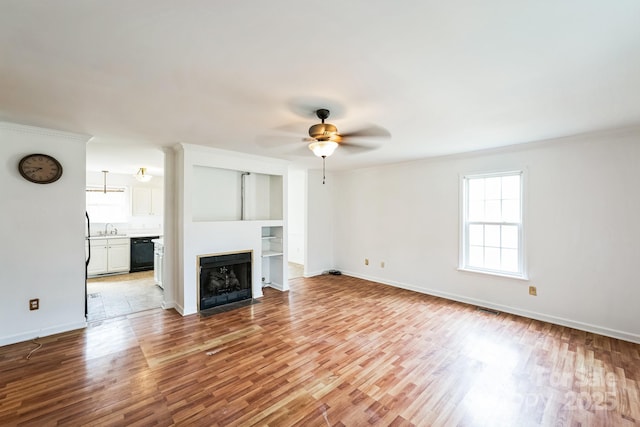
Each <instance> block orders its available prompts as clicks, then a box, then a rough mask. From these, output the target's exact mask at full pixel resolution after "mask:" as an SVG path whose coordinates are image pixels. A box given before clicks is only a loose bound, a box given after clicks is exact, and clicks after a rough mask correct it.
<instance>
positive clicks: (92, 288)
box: [87, 262, 304, 322]
mask: <svg viewBox="0 0 640 427" xmlns="http://www.w3.org/2000/svg"><path fill="white" fill-rule="evenodd" d="M303 273H304V266H303V265H300V264H295V263H292V262H290V263H289V279H294V278H296V277H302V275H303ZM87 294H88V299H87V309H88V314H87V321H88V322H97V321H100V320H105V319H111V318H114V317H119V316H124V315H127V314H131V313H136V312H139V311H144V310H149V309H152V308H157V307H160V306H162V300H163V290H162V289H161V288H160V287H158V286H156V285H155V283H154V281H153V271H142V272H139V273H131V274H118V275H114V276H105V277H96V278H92V279H89V280H88V281H87Z"/></svg>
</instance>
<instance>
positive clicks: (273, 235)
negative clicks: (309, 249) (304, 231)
mask: <svg viewBox="0 0 640 427" xmlns="http://www.w3.org/2000/svg"><path fill="white" fill-rule="evenodd" d="M261 238H262V252H261V254H260V256H261V258H262V284H263V285H264V286H273V287H276V288H280V289H282V285H283V278H284V277H285V276H284V270H283V269H284V265H285V264H284V259H283V258H284V257H283V255H284V247H283V244H282V243H283V229H282V227H281V226H271V227H262V234H261Z"/></svg>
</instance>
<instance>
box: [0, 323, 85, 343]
mask: <svg viewBox="0 0 640 427" xmlns="http://www.w3.org/2000/svg"><path fill="white" fill-rule="evenodd" d="M86 327H87V322H86V321H83V322H77V323H68V324H66V325H58V326H54V327H51V328H45V329H38V330H33V331H29V332H24V333H22V334H17V335H12V336H9V337H3V338H0V346H4V345H10V344H15V343H19V342H23V341H29V340H32V339H35V338H41V337H47V336H49V335H55V334H61V333H63V332H69V331H75V330H77V329H84V328H86Z"/></svg>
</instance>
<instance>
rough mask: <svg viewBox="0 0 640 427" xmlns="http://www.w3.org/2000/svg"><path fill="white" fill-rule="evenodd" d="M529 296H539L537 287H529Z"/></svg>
mask: <svg viewBox="0 0 640 427" xmlns="http://www.w3.org/2000/svg"><path fill="white" fill-rule="evenodd" d="M529 295H533V296H534V297H536V296H538V289H536V287H535V286H529Z"/></svg>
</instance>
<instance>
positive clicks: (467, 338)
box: [0, 276, 640, 426]
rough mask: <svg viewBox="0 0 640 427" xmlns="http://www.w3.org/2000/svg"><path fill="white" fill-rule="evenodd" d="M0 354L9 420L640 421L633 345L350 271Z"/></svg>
mask: <svg viewBox="0 0 640 427" xmlns="http://www.w3.org/2000/svg"><path fill="white" fill-rule="evenodd" d="M261 301H262V302H261V303H260V304H254V305H251V306H248V307H243V308H239V309H237V310H234V311H230V312H226V313H221V314H217V315H214V316H210V317H206V318H205V317H200V316H198V315H193V316H187V317H181V316H179V315H178V314H177V313H175V312H174V311H164V310H161V309H154V310H150V311H145V312H141V313H135V314H131V315H128V316H126V317H121V318H117V319H111V320H106V321H104V322H102V323H101V324H99V325H96V326H92V327H89V328H87V329H85V330H81V331H74V332H69V333H65V334H60V335H56V336H51V337H47V338H43V339H40V340H38V342H39V343H41V344H42V347H41V348H39V349H38V350H37V351H35V352H34V353H33V354H32V355H31V357H30V358H29V359H27V358H26V356H27V355H28V354H29V352H30V351H32V350H33V349H35V348H36V347H37V346H36V344H34V343H32V342H25V343H19V344H14V345H10V346H5V347H2V348H0V425H3V426H5V425H33V426H47V425H72V426H79V425H127V426H132V425H144V426H147V425H160V426H170V425H180V426H182V425H201V426H223V425H224V426H227V425H241V426H248V425H271V426H291V425H300V426H303V425H304V426H326V425H331V426H341V425H344V426H362V425H369V424H371V425H383V426H387V425H393V426H409V425H421V426H456V425H462V426H538V425H543V426H634V425H638V424H639V423H640V345H637V344H632V343H629V342H625V341H620V340H616V339H611V338H607V337H603V336H599V335H594V334H591V333H587V332H581V331H577V330H573V329H569V328H564V327H560V326H556V325H552V324H548V323H543V322H539V321H534V320H529V319H526V318H521V317H517V316H513V315H507V314H500V315H497V316H496V315H493V314H489V313H485V312H482V311H478V310H476V309H475V308H474V307H472V306H467V305H464V304H459V303H455V302H451V301H447V300H443V299H439V298H435V297H430V296H426V295H421V294H416V293H412V292H409V291H404V290H401V289H396V288H393V287H389V286H384V285H379V284H375V283H372V282H367V281H364V280H360V279H355V278H350V277H346V276H320V277H314V278H309V279H304V278H299V279H295V280H292V281H291V291H289V292H285V293H281V292H279V291H277V290H273V289H268V288H266V289H265V296H264V298H262V300H261Z"/></svg>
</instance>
